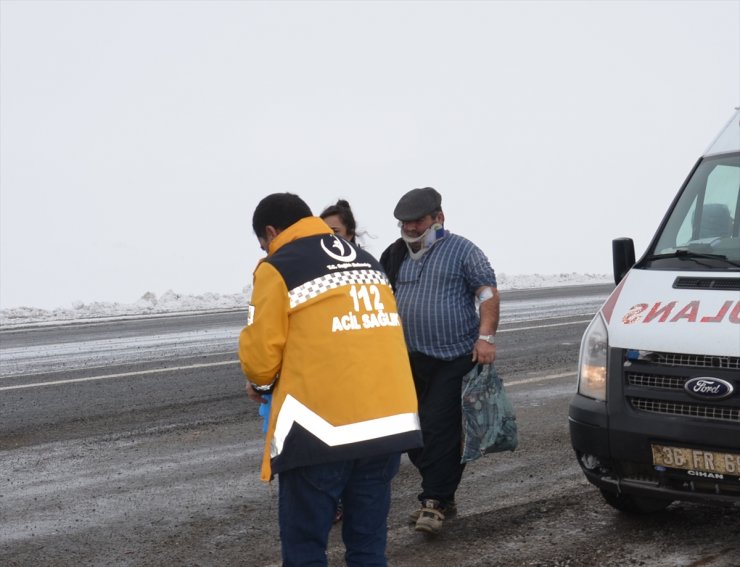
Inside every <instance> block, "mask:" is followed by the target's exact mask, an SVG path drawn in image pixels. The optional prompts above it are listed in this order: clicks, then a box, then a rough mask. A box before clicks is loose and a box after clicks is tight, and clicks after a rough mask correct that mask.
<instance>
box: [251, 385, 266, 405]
mask: <svg viewBox="0 0 740 567" xmlns="http://www.w3.org/2000/svg"><path fill="white" fill-rule="evenodd" d="M247 396H249V399H250V400H252V401H253V402H258V403H260V404H264V403H265V400H263V399H262V394H260V393H259V392H258V391H257V390H255V389H254V388H253V387H252V384H251V383H249V382H247Z"/></svg>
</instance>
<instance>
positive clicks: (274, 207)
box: [252, 193, 313, 238]
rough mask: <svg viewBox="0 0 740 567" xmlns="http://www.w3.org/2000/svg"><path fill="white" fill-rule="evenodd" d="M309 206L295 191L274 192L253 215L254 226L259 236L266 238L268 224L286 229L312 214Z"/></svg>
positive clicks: (279, 228) (262, 201) (263, 200)
mask: <svg viewBox="0 0 740 567" xmlns="http://www.w3.org/2000/svg"><path fill="white" fill-rule="evenodd" d="M312 215H313V213H312V212H311V209H310V208H309V206H308V205H307V204H306V203H305V201H304V200H303V199H301V198H300V197H299V196H298V195H294V194H293V193H273V194H272V195H268V196H267V197H265V198H264V199H262V200H261V201H260V202H259V204H258V205H257V208H255V209H254V214H253V215H252V228H253V229H254V233H255V234H256V235H257V237H258V238H265V236H266V229H267V227H268V226H274V227H275V228H276V229H278V230H285V229H286V228H288V227H289V226H290V225H291V224H293V223H296V222H298V221H299V220H301V219H303V218H306V217H310V216H312Z"/></svg>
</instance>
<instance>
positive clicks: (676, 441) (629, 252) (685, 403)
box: [569, 110, 740, 513]
mask: <svg viewBox="0 0 740 567" xmlns="http://www.w3.org/2000/svg"><path fill="white" fill-rule="evenodd" d="M612 253H613V260H614V278H615V282H616V283H617V287H616V288H615V290H614V292H613V293H612V294H611V296H610V297H609V298H608V299H607V301H606V302H605V303H604V305H603V306H602V307H601V310H600V311H599V313H597V315H596V317H594V319H593V321H592V322H591V324H590V325H589V327H588V329H587V330H586V332H585V334H584V336H583V340H582V343H581V354H580V361H579V374H578V392H577V394H576V395H575V396H574V397H573V400H572V401H571V404H570V412H569V421H570V437H571V443H572V445H573V448H574V449H575V451H576V456H577V458H578V462H579V463H580V465H581V468H582V469H583V472H584V474H585V475H586V477H587V478H588V480H589V481H590V482H591V483H593V484H594V485H596V486H597V487H598V488H599V489H601V493H602V495H603V496H604V498H605V499H606V501H607V502H608V503H609V504H611V505H612V506H614V507H615V508H617V509H619V510H622V511H625V512H638V513H639V512H652V511H657V510H662V509H663V508H665V507H666V506H668V505H669V504H670V503H671V502H672V501H674V500H689V501H698V502H706V503H712V502H715V503H722V502H724V503H733V504H735V505H736V506H740V110H738V111H736V113H735V115H734V116H733V117H732V119H731V120H730V122H729V123H728V124H727V126H726V127H725V128H724V129H723V130H722V131H721V133H720V135H719V136H718V137H717V139H716V140H715V141H714V142H713V143H712V144H711V145H710V146H709V149H708V150H707V151H706V153H705V154H704V155H703V156H702V157H701V158H700V159H699V161H698V162H697V164H696V165H695V166H694V169H693V170H692V171H691V174H690V175H689V177H688V179H687V180H686V182H685V183H684V185H683V187H681V190H680V191H679V192H678V195H677V196H676V198H675V199H674V201H673V203H672V204H671V206H670V208H669V209H668V213H667V214H666V216H665V218H664V219H663V222H661V224H660V227H659V228H658V231H657V233H656V235H655V237H654V238H653V240H652V242H651V243H650V245H649V246H648V248H647V251H646V252H645V255H644V256H643V257H642V258H640V259H639V261H637V262H636V263H635V261H634V260H635V252H634V244H633V242H632V240H631V239H629V238H620V239H616V240H615V241H614V242H613V243H612Z"/></svg>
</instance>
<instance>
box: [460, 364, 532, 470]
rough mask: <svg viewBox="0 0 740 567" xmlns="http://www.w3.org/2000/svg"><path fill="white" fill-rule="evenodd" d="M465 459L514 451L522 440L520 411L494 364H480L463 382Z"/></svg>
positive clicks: (462, 459)
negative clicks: (518, 427)
mask: <svg viewBox="0 0 740 567" xmlns="http://www.w3.org/2000/svg"><path fill="white" fill-rule="evenodd" d="M462 415H463V452H462V458H461V459H460V462H461V463H467V462H470V461H474V460H475V459H477V458H478V457H480V456H482V455H485V454H486V453H498V452H501V451H513V450H514V449H516V447H517V445H518V444H519V435H518V432H517V425H516V415H515V414H514V407H513V406H512V405H511V402H510V401H509V398H508V396H507V395H506V390H504V385H503V382H501V378H499V375H498V373H497V372H496V368H495V367H494V366H493V365H492V364H479V365H476V366H475V368H473V369H472V370H471V371H470V372H468V374H466V375H465V377H464V378H463V384H462Z"/></svg>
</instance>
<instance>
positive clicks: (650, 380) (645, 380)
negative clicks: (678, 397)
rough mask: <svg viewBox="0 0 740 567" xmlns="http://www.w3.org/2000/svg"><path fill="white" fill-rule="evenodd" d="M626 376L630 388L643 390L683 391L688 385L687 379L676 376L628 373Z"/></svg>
mask: <svg viewBox="0 0 740 567" xmlns="http://www.w3.org/2000/svg"><path fill="white" fill-rule="evenodd" d="M625 376H626V377H627V383H628V384H629V385H630V386H640V387H642V388H656V389H660V390H683V385H684V384H685V383H686V379H685V378H679V377H676V376H658V375H655V374H638V373H635V372H627V373H626V374H625Z"/></svg>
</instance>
